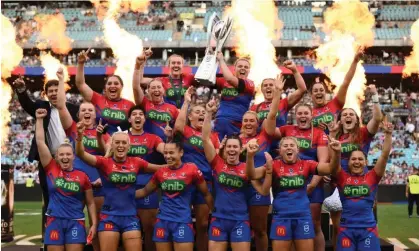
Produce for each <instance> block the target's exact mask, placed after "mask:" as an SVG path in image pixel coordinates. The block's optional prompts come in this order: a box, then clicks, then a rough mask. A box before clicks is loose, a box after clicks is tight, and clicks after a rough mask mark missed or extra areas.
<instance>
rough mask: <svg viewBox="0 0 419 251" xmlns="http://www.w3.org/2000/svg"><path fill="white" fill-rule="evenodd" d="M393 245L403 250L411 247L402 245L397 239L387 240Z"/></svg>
mask: <svg viewBox="0 0 419 251" xmlns="http://www.w3.org/2000/svg"><path fill="white" fill-rule="evenodd" d="M387 239H388V240H389V241H390V242H391V244H393V245H394V246H398V247H399V248H403V249H408V248H409V247H408V246H406V245H404V244H403V243H401V242H400V241H399V240H397V239H396V238H387Z"/></svg>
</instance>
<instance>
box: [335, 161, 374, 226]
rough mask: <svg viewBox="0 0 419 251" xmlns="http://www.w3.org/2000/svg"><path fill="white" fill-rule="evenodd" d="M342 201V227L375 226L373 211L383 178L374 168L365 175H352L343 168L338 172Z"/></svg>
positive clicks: (337, 180) (337, 181) (337, 178)
mask: <svg viewBox="0 0 419 251" xmlns="http://www.w3.org/2000/svg"><path fill="white" fill-rule="evenodd" d="M335 178H336V183H337V186H338V189H339V195H340V201H341V202H342V208H343V211H342V217H341V220H340V226H341V227H359V228H366V227H374V226H375V225H376V224H377V223H376V221H375V218H374V213H373V211H372V208H373V205H374V200H375V196H376V195H377V188H378V183H379V182H380V180H381V178H382V177H380V176H378V175H377V173H376V172H375V170H374V169H372V170H371V171H369V172H367V173H366V174H365V173H364V174H363V175H351V174H349V173H347V172H345V171H343V170H342V169H341V170H340V171H339V172H338V173H337V174H336V177H335Z"/></svg>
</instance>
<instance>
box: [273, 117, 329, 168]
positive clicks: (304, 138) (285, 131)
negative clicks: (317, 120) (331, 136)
mask: <svg viewBox="0 0 419 251" xmlns="http://www.w3.org/2000/svg"><path fill="white" fill-rule="evenodd" d="M279 131H280V132H281V137H295V138H296V139H297V144H298V148H299V150H300V152H299V154H298V156H299V157H300V159H302V160H314V161H318V159H317V147H319V146H320V147H321V146H327V142H328V140H327V136H326V134H325V133H324V131H322V130H320V129H319V128H316V127H313V128H309V129H300V128H298V126H296V125H286V126H281V127H280V128H279Z"/></svg>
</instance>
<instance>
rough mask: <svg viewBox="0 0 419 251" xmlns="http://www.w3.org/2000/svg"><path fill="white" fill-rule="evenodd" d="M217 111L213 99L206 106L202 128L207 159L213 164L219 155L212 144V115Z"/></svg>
mask: <svg viewBox="0 0 419 251" xmlns="http://www.w3.org/2000/svg"><path fill="white" fill-rule="evenodd" d="M216 110H217V106H216V104H215V100H214V99H212V100H211V101H210V102H208V103H207V105H206V113H205V119H204V125H203V126H202V145H203V147H204V152H205V157H206V158H207V160H208V162H209V163H211V162H212V161H213V160H214V158H215V155H216V154H217V152H216V150H215V147H214V145H213V144H212V142H211V119H212V114H213V113H214V112H215V111H216Z"/></svg>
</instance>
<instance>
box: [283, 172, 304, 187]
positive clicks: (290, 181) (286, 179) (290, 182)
mask: <svg viewBox="0 0 419 251" xmlns="http://www.w3.org/2000/svg"><path fill="white" fill-rule="evenodd" d="M304 183H305V178H304V176H303V175H297V176H283V177H281V179H280V180H279V187H280V188H282V189H286V190H297V189H300V188H303V187H304Z"/></svg>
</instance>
